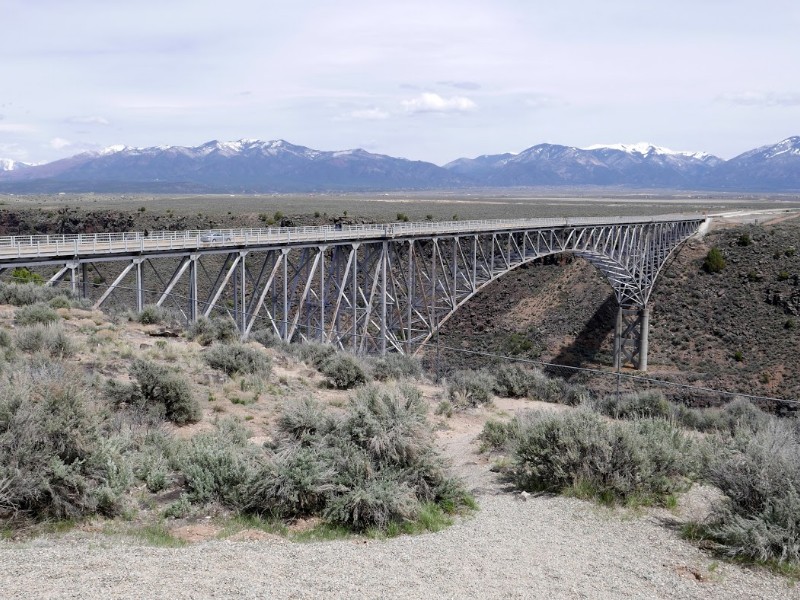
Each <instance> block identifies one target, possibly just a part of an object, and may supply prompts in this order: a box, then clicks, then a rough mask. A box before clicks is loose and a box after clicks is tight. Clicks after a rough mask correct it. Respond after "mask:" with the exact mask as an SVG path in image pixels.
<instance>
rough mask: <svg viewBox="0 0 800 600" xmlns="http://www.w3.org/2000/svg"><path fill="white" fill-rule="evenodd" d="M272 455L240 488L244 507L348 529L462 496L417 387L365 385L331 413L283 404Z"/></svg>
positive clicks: (449, 505) (381, 524)
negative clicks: (344, 408) (344, 407)
mask: <svg viewBox="0 0 800 600" xmlns="http://www.w3.org/2000/svg"><path fill="white" fill-rule="evenodd" d="M278 428H279V433H280V435H279V437H278V438H277V440H276V443H275V445H274V448H273V451H274V455H273V457H272V458H269V457H266V458H265V459H264V460H263V461H262V466H261V467H260V468H259V469H258V472H257V474H256V475H255V476H254V477H253V478H252V479H251V481H250V482H249V484H248V486H247V490H246V493H245V498H246V501H245V508H246V510H247V511H248V512H253V513H257V514H261V515H273V516H279V517H281V518H296V517H300V516H308V515H320V516H322V517H323V518H324V519H325V520H326V521H328V522H329V523H332V524H338V525H344V526H347V527H350V528H352V529H355V530H364V529H367V528H370V527H378V528H380V529H384V530H386V529H388V528H390V527H392V526H395V525H398V524H402V523H405V522H407V521H409V520H413V519H415V518H417V516H418V515H420V514H421V507H422V506H423V505H425V504H426V503H429V502H433V503H436V504H437V505H438V506H439V507H440V508H441V509H442V510H455V509H457V508H458V507H460V506H464V505H466V504H468V503H469V498H468V496H467V494H466V493H465V491H464V489H463V487H462V486H461V484H460V483H459V482H457V481H455V480H453V479H451V478H449V477H448V476H447V475H446V472H445V468H444V462H443V461H442V459H441V458H440V456H439V454H438V452H437V450H436V448H435V446H434V444H433V435H432V431H431V429H430V426H429V424H428V422H427V419H426V406H425V403H424V402H423V401H422V398H421V395H420V393H419V391H418V390H416V389H415V388H413V387H408V386H397V387H384V386H376V385H369V386H365V387H362V388H359V390H358V391H357V392H356V394H355V396H354V397H353V398H352V400H351V402H350V405H349V407H348V409H347V412H346V414H345V415H344V416H343V417H341V418H337V417H335V416H333V415H332V414H331V413H329V412H328V411H327V410H325V409H323V408H322V407H321V406H320V405H318V404H316V403H315V402H314V401H312V400H307V401H304V402H301V403H297V404H293V405H290V406H289V407H287V409H285V411H284V414H283V415H282V416H281V417H280V419H279V422H278Z"/></svg>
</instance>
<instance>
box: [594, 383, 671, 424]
mask: <svg viewBox="0 0 800 600" xmlns="http://www.w3.org/2000/svg"><path fill="white" fill-rule="evenodd" d="M595 408H596V409H597V410H598V411H599V412H601V413H602V414H604V415H607V416H609V417H613V418H614V419H641V418H648V419H652V418H660V419H667V418H669V417H670V416H672V405H671V403H670V402H669V401H668V400H667V399H666V398H665V397H664V394H663V393H662V392H661V391H660V390H647V391H644V392H631V393H627V394H622V395H620V396H615V395H609V396H605V397H604V398H602V399H601V400H599V401H598V402H597V403H596V405H595Z"/></svg>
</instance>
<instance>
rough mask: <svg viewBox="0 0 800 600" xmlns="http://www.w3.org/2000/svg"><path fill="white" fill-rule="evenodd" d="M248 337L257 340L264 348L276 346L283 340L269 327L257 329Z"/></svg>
mask: <svg viewBox="0 0 800 600" xmlns="http://www.w3.org/2000/svg"><path fill="white" fill-rule="evenodd" d="M249 339H251V340H253V341H254V342H258V343H259V344H261V345H262V346H264V347H265V348H276V347H280V346H281V345H282V344H283V340H281V338H280V337H278V334H276V333H275V332H274V331H272V330H271V329H258V330H257V331H254V332H252V333H251V334H250V337H249Z"/></svg>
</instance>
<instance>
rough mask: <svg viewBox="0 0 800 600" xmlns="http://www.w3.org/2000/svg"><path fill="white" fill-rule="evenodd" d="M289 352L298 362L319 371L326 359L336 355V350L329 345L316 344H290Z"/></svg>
mask: <svg viewBox="0 0 800 600" xmlns="http://www.w3.org/2000/svg"><path fill="white" fill-rule="evenodd" d="M289 350H290V352H291V353H292V354H294V355H295V356H296V357H297V359H298V360H301V361H303V362H304V363H306V364H307V365H310V366H312V367H314V368H315V369H321V368H322V366H323V365H324V364H325V363H326V362H327V361H328V359H329V358H331V357H332V356H333V355H334V354H336V348H334V347H333V346H331V345H330V344H320V343H317V342H303V343H300V344H291V345H290V346H289Z"/></svg>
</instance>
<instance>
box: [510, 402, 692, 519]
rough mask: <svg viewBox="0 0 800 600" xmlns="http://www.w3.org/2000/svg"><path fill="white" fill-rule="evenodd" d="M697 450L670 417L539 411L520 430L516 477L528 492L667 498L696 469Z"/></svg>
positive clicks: (648, 499)
mask: <svg viewBox="0 0 800 600" xmlns="http://www.w3.org/2000/svg"><path fill="white" fill-rule="evenodd" d="M693 455H694V453H693V451H692V448H691V444H690V441H689V439H688V438H687V437H686V436H685V435H684V434H683V433H682V432H681V431H680V430H678V429H676V428H674V427H673V426H672V425H670V424H669V423H668V422H667V421H658V420H651V419H642V420H639V421H633V422H618V423H607V422H606V421H604V420H603V419H602V418H601V417H599V416H598V415H597V414H596V413H594V412H590V411H586V410H579V411H576V412H569V413H559V414H545V413H533V414H532V415H531V417H530V418H529V420H528V422H526V423H524V425H523V426H522V428H521V430H520V432H519V434H518V439H517V441H516V444H515V452H514V465H513V467H512V469H511V472H510V476H511V479H512V481H513V482H514V483H515V484H516V486H517V487H518V488H520V489H522V490H527V491H546V492H556V493H564V492H570V493H577V494H579V495H582V496H588V497H594V498H598V499H600V500H602V501H605V502H631V501H633V502H646V503H649V502H654V503H661V502H664V501H666V499H667V498H668V497H669V496H670V495H671V494H672V493H673V492H675V491H677V490H678V489H679V488H680V487H681V486H682V485H683V478H684V477H686V476H688V475H690V474H691V473H692V472H693V471H694V469H695V466H696V465H695V462H694V460H693V459H692V456H693Z"/></svg>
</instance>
